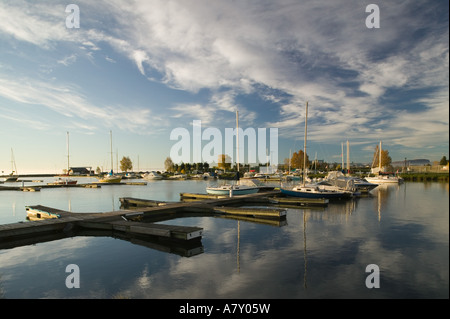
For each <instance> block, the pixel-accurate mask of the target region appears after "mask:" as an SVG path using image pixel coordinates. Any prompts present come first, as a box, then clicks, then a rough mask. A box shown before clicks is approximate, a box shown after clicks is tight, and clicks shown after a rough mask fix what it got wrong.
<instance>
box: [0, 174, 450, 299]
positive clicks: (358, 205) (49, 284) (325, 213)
mask: <svg viewBox="0 0 450 319" xmlns="http://www.w3.org/2000/svg"><path fill="white" fill-rule="evenodd" d="M87 181H88V180H86V179H81V180H80V182H87ZM44 182H47V180H45V181H44ZM448 185H449V184H448V183H405V184H402V185H394V186H382V187H379V188H377V189H375V190H373V191H372V193H371V195H370V196H367V197H361V198H356V199H352V200H349V201H345V202H338V203H330V204H329V206H328V207H326V208H315V209H310V208H307V209H289V210H288V214H287V219H286V222H285V223H281V224H280V225H266V224H259V223H252V222H246V221H237V220H233V219H224V218H216V217H191V218H184V219H176V220H169V221H165V222H163V223H165V224H176V225H189V226H198V227H202V228H203V229H204V234H203V238H202V240H201V243H200V245H199V246H198V247H197V246H195V247H187V248H186V247H168V246H166V245H161V243H155V242H142V241H138V240H132V241H130V240H126V239H121V238H111V237H105V236H101V235H98V234H83V235H82V236H77V237H70V238H64V239H59V240H52V241H48V242H42V243H37V244H33V245H25V246H21V247H16V248H11V249H3V250H0V296H1V297H2V298H289V299H290V298H448V297H449V186H448ZM205 187H206V182H204V181H155V182H149V183H148V184H147V185H146V186H125V185H124V186H104V187H102V188H100V189H82V188H67V189H64V188H62V189H43V190H41V191H40V192H35V193H25V192H18V191H1V192H0V224H6V223H13V222H17V221H25V217H26V213H25V206H26V205H37V204H40V205H46V206H51V207H55V208H59V209H63V210H71V211H73V212H104V211H112V210H118V209H120V203H119V198H120V197H126V196H131V197H139V198H146V199H157V200H167V201H178V200H179V193H180V192H201V193H204V192H205ZM70 264H75V265H77V266H78V267H79V275H80V276H79V279H80V281H79V283H80V288H71V289H69V288H67V286H66V279H67V277H68V276H69V275H70V274H71V273H70V272H66V266H67V265H70ZM370 264H375V265H377V266H378V268H379V270H380V272H379V276H378V278H379V284H380V285H379V288H371V289H369V288H367V286H366V279H367V277H368V276H370V275H373V273H370V272H367V273H366V266H367V265H370Z"/></svg>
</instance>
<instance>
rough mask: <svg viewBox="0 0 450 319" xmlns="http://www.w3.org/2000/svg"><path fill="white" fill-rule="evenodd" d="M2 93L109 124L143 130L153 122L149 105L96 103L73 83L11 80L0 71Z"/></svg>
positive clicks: (133, 130) (29, 103)
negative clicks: (72, 84)
mask: <svg viewBox="0 0 450 319" xmlns="http://www.w3.org/2000/svg"><path fill="white" fill-rule="evenodd" d="M0 96H2V97H4V98H6V99H9V100H11V101H14V102H20V103H24V104H26V105H35V106H45V107H47V108H48V109H50V110H51V111H53V112H56V113H58V114H60V115H62V116H64V117H67V118H70V119H74V120H77V121H81V122H90V121H97V122H98V121H99V120H101V121H102V123H103V125H105V126H112V125H114V126H117V127H119V128H121V129H124V130H128V131H132V132H140V131H141V129H142V127H145V126H148V125H150V123H151V122H150V113H151V112H150V110H148V109H142V108H133V107H129V106H126V107H124V106H120V105H106V106H96V105H94V104H92V103H90V102H89V101H88V100H87V98H86V97H85V96H83V94H82V93H81V92H80V90H79V88H77V87H74V86H70V85H63V84H55V83H46V82H42V81H38V80H34V79H29V78H24V79H21V80H20V81H11V80H9V79H7V78H5V77H2V76H1V75H0ZM17 120H19V119H17ZM24 124H26V123H24ZM48 124H49V123H48ZM41 127H47V128H48V127H49V125H44V124H42V126H41ZM91 127H92V128H94V127H95V126H91ZM97 127H98V125H97Z"/></svg>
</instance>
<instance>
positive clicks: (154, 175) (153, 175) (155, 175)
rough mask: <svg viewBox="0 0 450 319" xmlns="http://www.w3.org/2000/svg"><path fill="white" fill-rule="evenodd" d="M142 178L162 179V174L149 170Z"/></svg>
mask: <svg viewBox="0 0 450 319" xmlns="http://www.w3.org/2000/svg"><path fill="white" fill-rule="evenodd" d="M142 178H143V179H146V180H160V179H163V176H162V175H161V174H158V172H155V171H151V172H148V173H146V174H144V175H143V176H142Z"/></svg>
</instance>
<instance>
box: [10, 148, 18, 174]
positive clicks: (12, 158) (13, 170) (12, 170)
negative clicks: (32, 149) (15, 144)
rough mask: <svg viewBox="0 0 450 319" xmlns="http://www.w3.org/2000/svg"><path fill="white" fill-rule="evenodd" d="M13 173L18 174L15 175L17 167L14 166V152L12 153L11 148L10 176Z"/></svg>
mask: <svg viewBox="0 0 450 319" xmlns="http://www.w3.org/2000/svg"><path fill="white" fill-rule="evenodd" d="M14 173H16V175H18V173H17V166H16V160H15V158H14V152H13V149H12V147H11V175H14Z"/></svg>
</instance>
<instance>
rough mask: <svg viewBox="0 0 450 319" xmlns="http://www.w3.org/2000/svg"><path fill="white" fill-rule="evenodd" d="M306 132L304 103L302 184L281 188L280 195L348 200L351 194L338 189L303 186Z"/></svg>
mask: <svg viewBox="0 0 450 319" xmlns="http://www.w3.org/2000/svg"><path fill="white" fill-rule="evenodd" d="M307 131H308V102H306V115H305V145H304V151H303V182H302V184H300V185H297V186H295V187H293V188H292V189H288V188H283V187H281V188H280V190H281V193H282V194H285V195H287V196H293V197H302V198H327V199H342V198H350V197H351V196H352V192H350V191H345V190H341V189H340V188H334V187H333V188H332V189H330V188H328V187H325V186H321V185H319V184H305V182H306V140H307V138H306V136H307Z"/></svg>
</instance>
